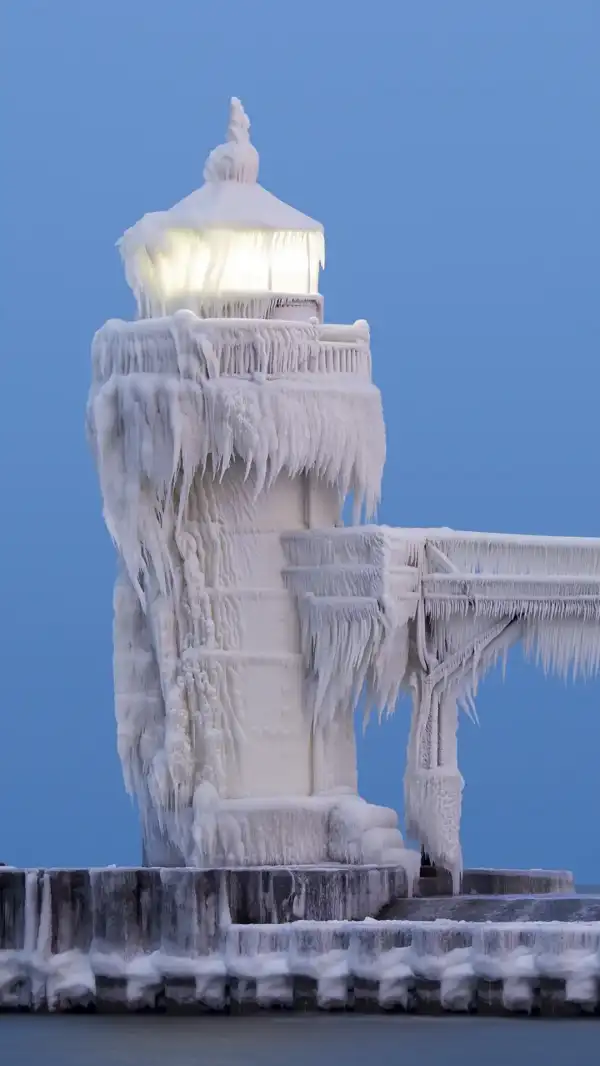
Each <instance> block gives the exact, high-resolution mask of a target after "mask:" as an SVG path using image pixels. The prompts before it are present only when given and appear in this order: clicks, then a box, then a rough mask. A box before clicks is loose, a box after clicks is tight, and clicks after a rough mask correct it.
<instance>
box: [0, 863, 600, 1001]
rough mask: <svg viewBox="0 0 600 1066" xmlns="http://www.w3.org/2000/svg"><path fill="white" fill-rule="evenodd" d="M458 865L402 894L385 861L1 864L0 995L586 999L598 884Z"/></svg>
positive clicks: (595, 964) (599, 957)
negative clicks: (426, 893)
mask: <svg viewBox="0 0 600 1066" xmlns="http://www.w3.org/2000/svg"><path fill="white" fill-rule="evenodd" d="M473 873H474V880H473V882H472V885H471V892H472V893H473V894H470V895H463V896H457V897H447V896H444V897H438V898H433V897H427V898H412V899H411V898H408V886H407V883H406V876H405V874H404V872H403V871H401V870H397V869H395V868H376V867H323V868H313V867H305V868H300V867H298V868H295V869H283V868H272V869H254V870H252V869H245V870H244V869H235V870H218V871H217V870H208V871H201V870H192V869H168V870H167V869H164V870H161V869H117V868H109V869H101V870H27V871H25V870H14V869H8V868H6V869H3V870H0V1009H5V1010H15V1009H17V1010H19V1009H21V1010H31V1009H38V1010H81V1009H91V1010H143V1009H146V1010H173V1011H180V1010H185V1011H192V1012H203V1011H207V1010H228V1011H244V1010H255V1009H262V1008H267V1007H269V1008H271V1007H273V1008H274V1007H279V1008H281V1007H287V1008H290V1009H291V1008H293V1009H305V1010H306V1009H312V1008H314V1009H334V1008H343V1009H353V1010H359V1011H360V1010H382V1009H399V1010H418V1011H429V1010H440V1009H444V1010H454V1011H474V1010H481V1011H498V1010H500V1011H503V1010H518V1011H524V1012H530V1013H531V1012H538V1011H550V1012H559V1013H562V1012H565V1011H568V1010H570V1011H573V1010H575V1011H587V1012H589V1011H595V1010H596V1009H597V1007H598V1005H599V1003H600V992H599V987H600V985H599V982H600V896H576V895H574V894H573V893H569V894H562V895H548V894H546V895H535V896H532V895H528V896H516V895H513V896H505V897H500V896H481V895H477V894H475V893H474V891H473V885H475V884H480V885H485V884H488V885H489V883H490V880H489V879H488V880H487V882H486V879H485V878H483V877H482V875H483V873H484V872H483V871H475V872H473ZM492 873H494V872H492V871H489V874H490V876H491V875H492ZM475 875H476V877H475ZM495 876H497V872H496V874H495ZM514 876H516V875H512V874H509V872H506V873H505V879H504V881H502V882H499V883H502V884H505V885H509V884H511V883H512V884H513V885H514V884H515V883H516V882H515V881H514ZM531 876H532V877H533V878H535V876H538V875H537V874H532V875H531ZM555 876H556V877H557V878H560V877H562V876H563V875H555ZM511 877H512V878H513V880H512V882H511ZM543 877H544V878H546V880H545V881H544V880H543V879H542V878H543ZM539 878H540V880H539V882H538V883H539V884H555V883H557V882H556V881H553V880H552V877H550V875H548V874H544V875H542V873H541V872H540V874H539ZM549 878H550V879H549ZM465 883H466V884H468V883H469V878H468V877H466V878H465ZM521 883H522V882H521ZM529 883H530V884H533V883H535V880H534V881H531V882H529ZM567 891H568V888H567ZM386 913H387V914H390V915H392V916H393V920H381V919H380V920H378V919H376V918H375V917H369V916H368V915H369V914H370V915H382V914H386Z"/></svg>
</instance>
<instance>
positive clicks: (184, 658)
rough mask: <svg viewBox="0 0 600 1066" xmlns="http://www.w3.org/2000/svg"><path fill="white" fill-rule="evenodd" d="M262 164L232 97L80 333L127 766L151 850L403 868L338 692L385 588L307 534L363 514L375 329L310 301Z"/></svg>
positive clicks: (180, 856)
mask: <svg viewBox="0 0 600 1066" xmlns="http://www.w3.org/2000/svg"><path fill="white" fill-rule="evenodd" d="M257 178H258V153H257V151H256V149H255V147H254V146H253V144H252V143H251V140H250V134H249V121H248V118H247V116H246V114H245V112H244V110H243V108H242V106H241V104H240V102H239V101H238V100H236V99H234V100H232V101H231V112H230V120H229V128H228V133H227V140H226V142H225V144H223V145H221V146H219V147H218V148H216V149H215V150H214V151H213V152H212V153H211V154H210V155H209V157H208V159H207V162H206V165H205V170H204V179H205V181H204V184H203V185H202V187H201V188H200V189H198V190H197V191H196V192H193V193H192V194H191V195H190V196H188V197H187V198H186V199H184V200H183V201H181V203H179V204H177V205H176V206H175V207H173V208H171V209H170V210H168V211H164V212H159V213H154V214H150V215H146V216H145V217H144V218H142V219H141V221H140V222H138V223H137V224H136V225H135V226H133V228H132V229H130V230H128V231H127V232H126V233H125V235H124V237H123V238H122V240H121V242H120V249H121V253H122V256H123V260H124V264H125V272H126V276H127V280H128V282H129V285H130V286H131V289H132V290H133V293H134V295H135V299H136V302H137V309H138V318H137V320H136V321H134V322H122V321H109V322H107V323H106V324H105V325H104V326H103V327H102V329H100V330H99V332H98V333H97V334H96V337H95V339H94V344H93V385H92V389H91V393H90V399H89V405H88V425H89V431H90V436H91V439H92V442H93V447H94V451H95V456H96V461H97V466H98V471H99V476H100V484H101V489H102V495H103V501H104V514H105V520H106V523H107V525H108V528H109V530H110V533H111V535H112V537H113V539H114V542H115V545H116V548H117V551H118V556H119V565H120V570H119V577H118V580H117V583H116V588H115V597H114V675H115V698H116V717H117V732H118V748H119V754H120V757H121V761H122V765H123V771H124V776H125V781H126V784H127V787H128V789H129V790H130V792H132V793H133V794H134V795H135V797H136V798H137V802H138V804H139V809H140V813H141V821H142V826H143V835H144V854H145V861H146V862H147V863H148V864H150V865H193V866H202V867H207V866H222V865H231V864H234V865H257V864H290V863H322V862H352V863H357V862H380V863H393V864H396V865H404V866H407V867H408V868H409V869H410V871H411V872H414V871H415V869H416V868H417V867H418V856H417V854H416V853H415V852H407V851H406V850H405V849H404V845H403V841H402V837H401V835H400V832H399V830H398V828H397V817H396V814H395V812H393V811H391V810H388V809H385V808H379V807H374V806H373V805H370V804H367V803H365V802H364V801H363V800H361V799H360V798H359V797H358V795H357V774H356V751H355V741H354V710H355V706H356V702H357V700H358V697H359V694H360V692H361V690H362V689H363V688H364V686H365V683H367V685H368V684H369V683H370V682H371V681H373V680H374V679H375V674H377V679H376V680H377V683H376V684H375V688H377V686H378V685H379V689H381V681H382V676H383V675H382V670H383V669H384V668H383V667H382V657H381V656H379V658H378V654H377V652H378V649H379V648H380V645H381V633H380V629H378V628H377V626H378V625H379V621H380V619H379V615H380V614H381V607H380V603H379V601H381V600H382V597H384V594H385V589H384V588H383V587H382V588H381V590H380V592H379V593H378V599H374V598H373V595H372V589H371V588H367V585H368V584H369V582H370V581H371V582H372V576H373V575H372V573H371V571H369V566H368V563H367V564H366V566H365V564H364V560H363V561H361V563H360V565H358V566H357V565H352V557H351V556H352V552H350V555H349V556H348V558H347V559H346V560H344V559H341V562H340V560H337V559H333V558H329V557H328V553H329V554H331V549H330V548H329V547H328V541H327V539H326V538H325V539H323V538H319V536H318V535H317V538H316V540H314V538H313V539H312V540H311V539H310V534H311V531H313V530H314V531H330V532H332V533H333V532H335V530H336V529H338V527H340V525H341V511H342V507H343V504H344V500H345V499H346V497H347V496H348V495H350V494H351V495H352V497H353V501H354V511H355V515H356V517H358V516H359V515H360V514H361V512H362V513H366V515H367V516H368V515H369V514H371V513H372V512H373V511H374V508H375V506H376V504H377V501H378V497H379V490H380V481H381V475H382V470H383V463H384V457H385V433H384V424H383V417H382V409H381V400H380V395H379V392H378V390H377V388H376V387H375V386H374V385H373V384H372V381H371V354H370V346H369V330H368V327H367V324H366V323H365V322H356V323H355V324H354V325H352V326H327V325H324V324H323V301H322V298H321V296H320V295H319V293H318V275H319V269H320V267H322V266H323V263H324V235H323V227H322V226H321V225H320V223H318V222H315V221H313V220H312V219H311V218H308V217H307V216H306V215H303V214H301V213H300V212H299V211H297V210H295V209H294V208H291V207H289V206H287V205H286V204H284V203H282V202H281V201H279V200H278V199H276V198H275V197H274V196H272V195H271V194H270V193H269V192H267V191H266V190H265V189H264V188H262V187H261V186H260V185H259V184H258V181H257ZM338 531H339V533H340V534H343V530H341V529H338ZM307 533H308V534H309V543H310V544H312V545H313V547H312V548H310V549H309V550H308V554H307V550H306V547H305V543H304V541H303V539H302V538H303V536H304V535H305V534H307ZM363 539H364V538H363ZM367 540H368V538H367ZM336 543H337V542H336ZM339 543H340V544H342V540H340V541H339ZM365 543H367V541H365ZM368 543H369V544H370V541H369V542H368ZM315 544H316V545H317V547H316V548H315V547H314V545H315ZM321 550H322V552H323V553H324V554H323V555H322V557H319V554H318V553H319V551H321ZM352 550H354V549H352ZM368 550H369V551H371V548H370V547H369V549H368ZM315 551H316V552H317V555H315V554H314V553H315ZM311 553H312V554H311ZM342 555H343V548H342ZM315 560H316V561H315ZM345 564H347V565H345ZM372 569H373V568H372V567H371V570H372ZM411 581H412V582H413V585H414V576H411V577H410V578H409V585H410V583H411ZM411 587H412V586H411ZM412 599H413V600H414V588H413V597H412ZM415 602H416V601H415ZM374 603H375V604H376V605H377V603H379V606H378V608H377V612H376V613H378V619H379V621H378V622H377V625H375V624H374V619H375V616H374V611H373V604H374ZM411 604H412V601H411ZM410 610H412V607H410V608H409V613H410ZM357 635H358V637H359V638H360V639H358V640H357V639H356V638H357ZM400 659H401V665H400V666H399V667H398V669H396V668H394V666H393V665H392V667H391V673H390V659H389V654H388V659H387V675H389V676H387V681H386V682H385V684H386V685H387V688H388V691H387V692H386V694H385V698H387V697H388V696H390V694H391V690H392V689H394V686H395V687H396V689H397V686H398V684H399V682H400V681H401V680H402V676H403V673H404V660H403V659H402V654H401V655H400ZM378 671H379V673H378ZM384 672H385V670H384ZM380 675H381V676H380ZM371 687H373V686H371ZM379 694H381V693H379ZM380 702H381V701H380Z"/></svg>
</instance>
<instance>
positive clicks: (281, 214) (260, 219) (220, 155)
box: [120, 97, 323, 255]
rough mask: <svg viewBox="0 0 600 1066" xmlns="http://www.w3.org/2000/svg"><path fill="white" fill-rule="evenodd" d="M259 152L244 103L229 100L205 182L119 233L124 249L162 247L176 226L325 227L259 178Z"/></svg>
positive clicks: (192, 228) (303, 229) (297, 229)
mask: <svg viewBox="0 0 600 1066" xmlns="http://www.w3.org/2000/svg"><path fill="white" fill-rule="evenodd" d="M258 166H259V156H258V152H257V150H256V148H255V147H254V145H253V144H252V142H251V140H250V121H249V119H248V116H247V115H246V112H245V111H244V108H243V107H242V104H241V103H240V101H239V100H238V99H237V97H233V98H232V100H231V104H230V115H229V126H228V130H227V140H226V141H225V143H224V144H220V145H219V146H218V147H217V148H214V149H213V151H212V152H211V153H210V155H209V156H208V159H207V160H206V163H205V166H204V184H203V185H202V186H201V187H200V188H199V189H196V190H195V191H194V192H192V193H190V195H189V196H186V197H185V198H184V199H183V200H180V201H179V203H177V204H175V205H174V206H173V207H171V208H170V209H169V210H167V211H155V212H151V213H150V214H147V215H144V217H143V218H142V219H140V221H139V222H137V223H136V224H135V225H134V226H132V227H131V229H128V230H127V231H126V233H125V234H124V236H123V237H122V238H121V241H120V245H121V248H122V251H123V253H124V254H125V255H127V253H128V252H130V251H133V250H134V248H140V247H144V248H145V249H146V250H147V251H148V252H150V253H152V251H153V250H154V251H159V250H160V248H161V246H162V245H163V238H164V237H165V235H166V234H167V233H170V232H172V231H173V230H188V231H195V232H197V233H202V232H205V231H207V230H210V229H218V230H224V229H242V230H278V231H281V232H285V231H293V232H313V233H323V226H322V224H321V223H320V222H317V221H315V219H312V218H309V216H308V215H304V214H303V213H302V212H301V211H297V210H296V208H295V207H291V206H290V205H289V204H286V203H284V202H283V200H279V199H278V198H277V197H276V196H273V194H272V193H270V192H268V190H267V189H265V188H263V186H262V185H259V184H258Z"/></svg>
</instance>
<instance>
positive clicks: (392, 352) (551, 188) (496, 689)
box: [0, 0, 600, 881]
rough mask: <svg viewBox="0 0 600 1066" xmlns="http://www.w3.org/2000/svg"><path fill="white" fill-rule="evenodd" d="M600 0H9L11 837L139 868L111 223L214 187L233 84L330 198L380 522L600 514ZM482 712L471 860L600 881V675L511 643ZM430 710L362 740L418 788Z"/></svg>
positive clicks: (475, 525) (542, 529)
mask: <svg viewBox="0 0 600 1066" xmlns="http://www.w3.org/2000/svg"><path fill="white" fill-rule="evenodd" d="M599 40H600V6H599V5H598V4H597V2H596V0H572V2H570V3H566V2H565V0H502V2H500V0H493V2H489V3H482V2H481V0H471V2H468V0H454V2H453V3H448V0H429V2H428V3H426V4H424V3H422V4H417V3H409V2H407V0H385V2H384V0H372V2H371V3H369V4H368V5H363V4H353V3H351V2H350V3H343V2H342V0H328V2H326V3H323V2H320V3H316V2H315V0H305V2H304V3H303V4H302V5H295V4H294V5H289V4H285V3H282V2H281V0H254V2H253V3H250V2H248V0H228V2H227V3H223V4H218V3H211V4H209V3H198V0H171V3H169V4H164V3H160V2H158V0H143V2H142V0H102V2H100V0H86V2H84V0H46V2H42V0H37V2H36V0H4V3H3V4H2V12H1V13H0V60H1V62H0V82H1V84H0V99H1V100H2V111H1V112H0V115H1V122H2V131H1V132H2V144H3V148H4V153H5V155H4V162H3V167H2V171H3V174H2V177H3V181H2V192H1V197H0V217H1V230H0V232H1V234H2V267H3V279H2V286H1V290H0V300H1V304H0V321H1V322H2V334H1V336H2V355H1V359H2V389H1V391H0V403H1V405H2V417H1V418H0V472H1V474H0V476H1V480H2V500H3V514H4V517H3V521H2V523H1V525H0V572H1V575H2V614H1V619H2V621H1V623H0V625H1V644H0V647H1V649H2V658H3V672H2V679H3V684H2V690H1V704H0V809H1V810H2V812H3V816H2V822H1V825H0V859H3V860H4V861H5V862H9V863H13V864H29V865H35V864H40V865H43V864H52V865H61V864H67V865H75V864H85V865H88V864H103V863H135V862H137V861H139V857H140V850H139V842H138V828H137V820H136V815H135V811H134V810H133V808H132V806H131V804H130V802H129V801H128V799H127V798H126V797H125V794H124V790H123V786H122V783H121V775H120V768H119V765H118V761H117V756H116V751H115V728H114V719H113V707H112V676H111V594H112V583H113V576H114V558H113V550H112V547H111V544H110V542H109V539H108V536H107V534H106V532H105V531H104V528H103V524H102V519H101V510H100V499H99V494H98V489H97V485H96V479H95V474H94V470H93V466H92V462H91V459H90V456H89V454H88V450H87V446H86V441H85V436H84V429H83V418H84V406H85V400H86V393H87V388H88V382H89V347H90V341H91V338H92V335H93V332H94V330H95V329H96V328H97V327H98V326H99V325H101V323H102V322H103V321H104V320H105V319H107V318H112V317H129V316H130V315H131V314H132V310H133V307H132V299H131V297H130V295H129V292H128V290H127V287H126V285H125V282H124V279H123V277H122V271H121V267H120V263H119V259H118V255H117V252H116V250H115V248H114V243H115V241H116V239H117V238H118V237H119V235H120V234H121V233H122V231H123V230H124V229H125V228H126V227H127V226H129V225H131V224H132V223H133V222H134V221H136V219H137V218H139V217H140V216H141V215H142V214H143V213H144V212H145V211H147V210H155V209H160V208H163V207H168V206H170V205H171V204H172V203H174V202H175V201H176V200H177V199H179V198H180V197H181V196H183V195H185V194H186V193H188V192H189V191H191V189H192V188H195V187H196V186H197V185H198V184H200V181H201V174H202V166H203V161H204V157H205V155H206V153H207V151H208V150H209V149H210V148H211V147H213V146H214V145H215V144H216V143H218V142H219V141H220V140H221V139H222V134H223V132H224V128H225V124H226V118H227V101H228V98H229V97H230V96H231V95H232V94H236V95H239V96H240V97H241V98H242V100H243V102H244V104H245V106H246V108H247V110H248V112H249V114H250V117H251V119H252V123H253V135H254V139H255V142H256V144H257V146H258V148H259V150H260V152H261V181H262V183H263V184H264V185H266V187H267V188H270V189H271V190H272V191H273V192H275V193H276V194H277V195H278V196H280V197H281V198H282V199H284V200H286V201H287V202H289V203H291V204H293V205H294V206H296V207H298V208H299V209H300V210H303V211H305V212H307V213H308V214H310V215H312V216H313V217H316V218H318V219H320V220H322V221H323V223H324V224H325V229H326V237H327V269H326V271H325V273H324V275H323V280H322V291H323V292H324V295H325V300H326V313H327V317H328V319H329V320H330V321H338V322H348V321H354V320H355V319H356V318H363V317H364V318H367V319H368V320H369V321H370V323H371V327H372V344H373V361H374V373H375V377H376V380H377V383H378V384H379V386H380V387H381V389H382V390H383V395H384V406H385V412H386V419H387V427H388V463H387V468H386V474H385V481H384V503H383V507H382V510H381V516H380V517H381V520H382V521H384V522H386V523H389V524H394V525H413V524H414V525H449V526H454V527H456V528H467V529H490V530H499V531H514V532H523V533H556V534H558V533H564V534H573V535H586V536H588V535H600V491H599V478H598V466H599V453H600V449H599V444H598V429H597V427H598V396H599V393H600V389H599V385H600V369H599V365H598V357H599V340H600V336H599V334H600V327H599V319H598V310H597V308H598V282H599V279H600V271H599V266H600V262H599V260H600V255H599V251H598V248H599V221H600V219H599V210H598V189H599V188H600V142H599V140H598V117H599V113H600V67H599V65H598V60H597V57H598V45H599ZM478 709H479V715H480V720H481V725H480V727H475V726H473V725H472V724H471V723H470V722H469V721H463V722H462V723H461V727H460V733H459V751H460V760H461V768H462V771H463V774H464V776H465V778H466V782H467V788H466V792H465V805H464V821H463V836H464V848H465V858H466V861H467V863H468V864H469V865H483V864H488V863H495V864H499V865H512V866H520V865H527V866H529V865H531V866H544V865H546V866H557V865H558V866H566V867H570V868H573V869H574V870H575V872H576V874H577V876H578V877H579V878H580V879H583V880H594V879H595V880H597V881H600V843H599V842H598V835H597V833H596V823H597V817H598V806H599V797H598V784H597V782H598V769H597V765H598V754H599V752H600V682H597V683H592V684H588V685H581V686H578V687H565V686H564V685H563V684H561V683H559V682H557V681H554V680H545V679H544V678H543V677H542V676H541V675H540V674H539V673H538V672H536V671H535V670H534V669H533V668H531V667H526V666H525V665H524V664H523V663H522V662H521V661H520V658H519V655H518V654H516V655H514V654H513V659H512V662H511V666H510V669H509V672H508V677H507V679H506V681H505V682H504V683H502V681H501V678H500V677H496V676H493V677H492V678H491V679H490V680H489V681H488V682H487V683H486V684H485V685H484V686H483V689H482V691H481V694H480V697H479V701H478ZM407 725H408V708H407V707H406V706H404V705H402V706H401V707H400V708H399V711H398V713H397V714H396V716H395V717H394V718H393V719H391V720H389V721H388V722H387V723H385V724H384V725H383V726H382V727H381V728H377V726H376V725H375V724H372V725H371V726H370V727H369V729H368V731H367V734H366V737H365V738H364V740H361V743H360V775H361V785H362V789H363V792H364V794H365V795H366V796H367V797H368V798H370V799H373V800H376V801H377V802H383V803H387V804H390V805H393V806H397V807H400V806H401V802H402V774H403V768H404V751H405V744H406V736H407Z"/></svg>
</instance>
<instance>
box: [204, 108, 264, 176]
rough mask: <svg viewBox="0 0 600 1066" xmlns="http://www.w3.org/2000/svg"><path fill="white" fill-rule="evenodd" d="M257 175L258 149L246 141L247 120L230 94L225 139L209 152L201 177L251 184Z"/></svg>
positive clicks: (248, 129) (248, 134)
mask: <svg viewBox="0 0 600 1066" xmlns="http://www.w3.org/2000/svg"><path fill="white" fill-rule="evenodd" d="M257 178H258V152H257V151H256V148H255V147H254V145H253V144H252V142H251V140H250V119H249V118H248V116H247V114H246V112H245V111H244V108H243V107H242V104H241V101H240V100H238V98H237V96H232V98H231V103H230V106H229V124H228V127H227V141H226V143H225V144H220V145H219V146H218V147H217V148H213V150H212V152H211V153H210V155H209V157H208V159H207V160H206V164H205V167H204V180H205V181H239V182H242V183H245V184H252V183H253V182H255V181H256V180H257Z"/></svg>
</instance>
